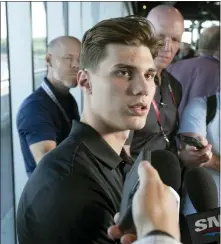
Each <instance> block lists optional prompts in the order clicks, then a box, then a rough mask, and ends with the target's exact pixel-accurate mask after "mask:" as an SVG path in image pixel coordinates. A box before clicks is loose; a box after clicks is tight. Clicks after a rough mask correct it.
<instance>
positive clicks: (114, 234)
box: [107, 225, 124, 240]
mask: <svg viewBox="0 0 221 244" xmlns="http://www.w3.org/2000/svg"><path fill="white" fill-rule="evenodd" d="M107 233H108V236H109V237H110V238H112V239H113V240H118V239H120V238H121V237H122V236H123V234H124V233H123V232H122V231H121V230H120V228H119V226H118V225H113V226H111V227H109V228H108V230H107Z"/></svg>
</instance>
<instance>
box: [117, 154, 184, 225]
mask: <svg viewBox="0 0 221 244" xmlns="http://www.w3.org/2000/svg"><path fill="white" fill-rule="evenodd" d="M143 160H148V161H149V162H150V163H151V165H152V166H153V167H154V168H155V169H156V170H157V171H158V173H159V175H160V178H161V180H162V181H163V183H164V184H166V185H168V186H170V187H171V191H172V192H173V194H174V195H175V197H176V199H177V202H178V211H179V195H178V194H177V192H178V190H179V188H180V186H181V168H180V163H179V159H178V158H177V157H176V156H175V155H174V154H173V153H171V152H169V151H166V150H157V151H154V152H152V153H151V152H150V151H148V149H143V150H142V151H141V152H140V154H139V156H138V158H137V160H136V161H135V163H134V165H133V167H132V168H131V170H130V171H129V172H128V175H127V176H126V180H125V184H124V189H123V197H122V201H121V206H120V221H119V227H120V228H121V230H128V229H130V228H133V227H134V223H133V216H132V199H133V196H134V194H135V192H136V190H137V189H138V186H139V177H138V174H137V170H138V166H139V164H140V162H141V161H143ZM151 226H152V225H151V223H150V229H151V228H152V227H151Z"/></svg>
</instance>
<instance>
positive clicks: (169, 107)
mask: <svg viewBox="0 0 221 244" xmlns="http://www.w3.org/2000/svg"><path fill="white" fill-rule="evenodd" d="M168 82H169V83H170V85H171V88H172V91H173V94H174V96H175V100H176V104H177V105H175V104H174V102H173V100H172V97H171V93H170V91H169V88H168ZM154 98H155V101H156V103H157V105H158V108H159V111H160V119H161V124H162V126H163V129H164V132H165V133H166V135H167V137H168V138H169V140H170V142H171V146H170V148H168V147H167V144H166V141H165V140H164V138H163V136H162V133H161V131H160V126H159V124H158V122H157V116H156V112H155V110H154V107H153V105H151V107H150V111H149V114H148V116H147V120H146V125H145V126H144V128H143V129H141V130H138V131H134V132H131V133H130V136H129V139H128V140H127V142H126V144H127V145H130V152H131V156H132V158H137V156H138V155H139V153H140V151H141V150H142V148H143V147H144V146H145V145H147V147H148V148H150V150H153V151H154V150H164V149H168V150H170V151H173V152H175V153H176V152H177V149H176V141H175V140H174V137H175V135H176V133H177V130H178V123H177V122H178V114H177V107H178V106H179V104H180V101H181V98H182V86H181V85H180V83H179V82H178V81H177V80H176V79H175V78H174V77H173V76H172V75H171V74H169V73H168V72H167V71H166V70H164V71H163V73H162V79H161V85H160V86H158V87H157V88H156V93H155V97H154ZM160 103H164V104H165V105H160Z"/></svg>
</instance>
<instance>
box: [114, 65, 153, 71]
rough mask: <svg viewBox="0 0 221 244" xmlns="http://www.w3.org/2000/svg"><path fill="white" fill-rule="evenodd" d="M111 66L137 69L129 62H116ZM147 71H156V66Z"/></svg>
mask: <svg viewBox="0 0 221 244" xmlns="http://www.w3.org/2000/svg"><path fill="white" fill-rule="evenodd" d="M113 68H126V69H137V67H136V66H133V65H129V64H116V65H114V67H113ZM147 72H157V70H156V68H154V67H152V68H149V69H148V70H147Z"/></svg>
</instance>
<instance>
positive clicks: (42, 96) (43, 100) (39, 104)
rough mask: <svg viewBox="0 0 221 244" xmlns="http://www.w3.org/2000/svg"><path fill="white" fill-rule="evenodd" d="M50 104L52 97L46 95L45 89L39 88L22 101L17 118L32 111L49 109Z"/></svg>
mask: <svg viewBox="0 0 221 244" xmlns="http://www.w3.org/2000/svg"><path fill="white" fill-rule="evenodd" d="M50 105H51V101H50V98H49V97H48V96H47V95H46V93H45V92H44V91H43V89H41V88H39V89H37V90H36V91H34V92H33V93H32V94H30V95H29V96H28V97H27V98H26V99H25V100H24V101H23V102H22V104H21V106H20V107H19V110H18V114H17V118H18V117H19V116H21V115H28V116H30V113H31V114H32V113H33V112H34V113H36V112H38V111H39V110H43V109H45V110H48V106H50ZM48 111H50V110H48Z"/></svg>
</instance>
